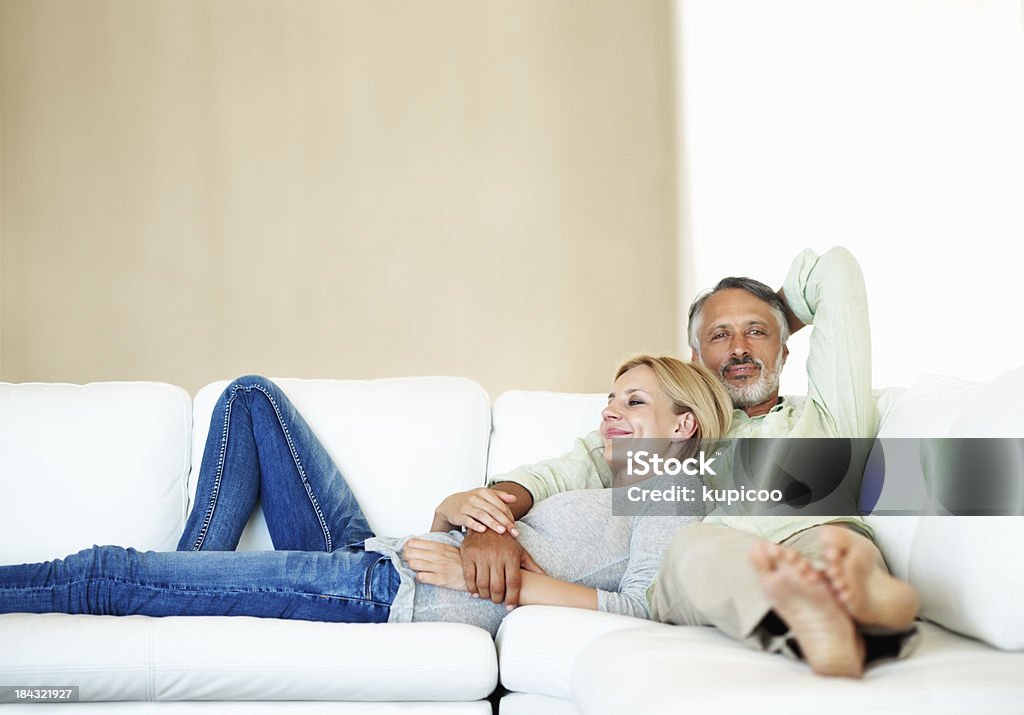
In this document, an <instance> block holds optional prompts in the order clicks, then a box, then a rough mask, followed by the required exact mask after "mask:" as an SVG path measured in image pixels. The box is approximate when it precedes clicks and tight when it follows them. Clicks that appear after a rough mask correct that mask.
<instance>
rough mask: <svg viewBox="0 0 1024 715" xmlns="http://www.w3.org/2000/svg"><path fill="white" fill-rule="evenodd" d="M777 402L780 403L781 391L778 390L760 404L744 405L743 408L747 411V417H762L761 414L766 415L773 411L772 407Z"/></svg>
mask: <svg viewBox="0 0 1024 715" xmlns="http://www.w3.org/2000/svg"><path fill="white" fill-rule="evenodd" d="M777 404H779V393H777V392H776V393H775V394H774V395H772V396H771V397H769V398H768V399H767V400H765V401H764V402H762V403H760V404H757V405H751V406H750V407H743V408H741V409H742V410H743V411H744V412H746V413H747V417H760V416H761V415H766V414H768V413H769V412H771V411H772V408H773V407H775V405H777Z"/></svg>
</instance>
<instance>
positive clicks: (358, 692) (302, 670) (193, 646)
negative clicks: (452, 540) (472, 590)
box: [0, 614, 498, 701]
mask: <svg viewBox="0 0 1024 715" xmlns="http://www.w3.org/2000/svg"><path fill="white" fill-rule="evenodd" d="M0 643H5V644H7V646H5V647H4V648H0V673H3V681H4V682H5V683H11V684H19V685H55V684H67V685H71V684H74V685H78V686H80V697H81V699H82V700H157V701H162V700H372V701H392V700H399V701H416V700H478V699H480V698H485V697H487V695H488V694H489V693H491V692H492V691H493V690H494V687H495V685H496V683H497V677H498V664H497V659H496V655H495V651H494V643H493V641H492V640H491V638H490V636H489V635H488V633H487V632H486V631H484V630H482V629H480V628H474V627H472V626H466V625H462V624H446V623H404V624H387V623H384V624H376V623H369V624H368V623H358V624H350V623H309V622H303V621H285V620H277V619H269V618H268V619H264V618H248V617H218V618H211V617H171V618H149V617H146V616H70V615H65V614H44V615H37V614H8V615H3V616H0ZM11 644H14V647H9V646H11Z"/></svg>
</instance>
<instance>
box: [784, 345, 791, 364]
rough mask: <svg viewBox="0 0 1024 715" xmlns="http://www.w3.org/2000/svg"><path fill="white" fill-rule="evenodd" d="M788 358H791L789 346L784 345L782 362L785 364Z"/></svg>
mask: <svg viewBox="0 0 1024 715" xmlns="http://www.w3.org/2000/svg"><path fill="white" fill-rule="evenodd" d="M788 357H789V346H788V345H783V346H782V361H783V362H785V361H786V359H787V358H788Z"/></svg>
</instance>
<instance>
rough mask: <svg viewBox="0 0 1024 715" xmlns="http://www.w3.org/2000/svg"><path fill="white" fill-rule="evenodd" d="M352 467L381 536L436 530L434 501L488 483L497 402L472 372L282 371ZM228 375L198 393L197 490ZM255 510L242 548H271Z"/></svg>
mask: <svg viewBox="0 0 1024 715" xmlns="http://www.w3.org/2000/svg"><path fill="white" fill-rule="evenodd" d="M275 382H277V383H278V384H279V385H280V386H281V388H282V389H283V390H284V391H285V393H286V394H287V395H288V397H289V399H291V400H292V402H293V403H294V404H295V406H296V407H297V408H298V409H299V411H300V412H301V413H302V415H303V417H305V419H306V421H307V422H308V423H309V425H310V427H311V428H312V429H313V431H314V432H315V433H316V435H317V437H318V438H319V439H320V441H321V442H323V444H324V447H325V448H326V449H327V451H328V453H329V454H330V455H331V457H332V458H333V459H334V461H335V463H336V464H337V465H338V468H339V469H340V470H341V473H342V474H343V475H345V478H346V479H347V480H348V482H349V484H350V485H351V487H352V491H353V492H354V493H355V495H356V498H357V499H358V501H359V504H360V505H361V506H362V507H363V511H364V512H365V513H366V518H367V520H368V521H369V522H370V526H371V527H372V528H373V529H374V530H375V531H376V532H377V534H378V535H381V536H405V535H407V534H413V533H419V532H423V531H427V530H429V529H430V522H431V519H432V517H433V507H434V506H435V505H436V504H438V503H440V501H441V500H442V499H443V498H444V497H446V496H448V495H449V494H451V493H452V492H456V491H461V490H464V489H471V488H473V487H476V486H481V485H482V484H483V474H484V469H485V466H486V462H487V442H488V438H489V436H490V427H491V423H490V403H489V400H488V398H487V394H486V393H485V392H484V391H483V388H481V387H480V385H478V384H477V383H475V382H473V381H472V380H467V379H465V378H454V377H413V378H395V379H385V380H299V379H294V378H288V379H276V380H275ZM228 384H229V382H228V381H226V380H225V381H221V382H215V383H212V384H210V385H207V386H206V387H204V388H202V389H201V390H200V391H199V392H198V393H197V394H196V397H195V401H194V420H193V421H194V430H193V438H192V439H193V442H192V444H193V452H192V476H191V478H190V479H189V498H190V500H191V499H192V498H193V497H194V496H195V490H196V480H197V478H198V475H199V467H200V464H201V463H202V458H203V450H204V448H205V445H206V434H207V431H208V429H209V424H210V416H211V414H212V413H213V405H214V403H215V402H216V400H217V398H218V397H219V396H220V394H221V392H222V391H223V390H224V388H225V387H227V385H228ZM272 548H273V544H272V543H271V541H270V536H269V534H268V533H267V531H266V522H265V521H264V519H263V515H262V512H261V511H260V510H257V512H256V513H255V514H254V516H253V519H251V520H250V523H249V525H248V526H247V527H246V530H245V533H244V534H243V536H242V542H241V543H240V544H239V549H240V550H259V549H272Z"/></svg>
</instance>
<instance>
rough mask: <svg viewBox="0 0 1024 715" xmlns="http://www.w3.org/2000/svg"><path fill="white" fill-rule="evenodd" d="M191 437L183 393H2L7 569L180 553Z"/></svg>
mask: <svg viewBox="0 0 1024 715" xmlns="http://www.w3.org/2000/svg"><path fill="white" fill-rule="evenodd" d="M191 427H192V411H191V402H190V400H189V397H188V394H186V393H185V391H184V390H182V389H181V388H179V387H174V386H173V385H167V384H163V383H152V382H125V383H119V382H108V383H93V384H89V385H64V384H35V383H26V384H19V385H11V384H0V491H2V493H3V494H4V497H3V498H2V499H0V563H18V562H25V561H41V560H45V559H51V558H54V557H59V556H64V555H65V554H68V553H71V552H75V551H78V550H79V549H82V548H85V547H88V546H91V545H92V544H120V545H125V546H134V547H136V548H139V549H157V550H159V549H173V548H174V546H175V544H176V543H177V541H178V537H179V536H180V535H181V529H182V525H183V523H184V522H183V518H184V508H185V484H186V478H187V476H188V465H189V444H190V433H191Z"/></svg>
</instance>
